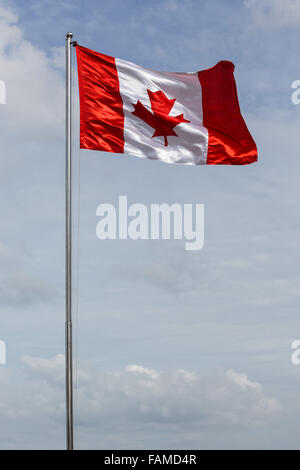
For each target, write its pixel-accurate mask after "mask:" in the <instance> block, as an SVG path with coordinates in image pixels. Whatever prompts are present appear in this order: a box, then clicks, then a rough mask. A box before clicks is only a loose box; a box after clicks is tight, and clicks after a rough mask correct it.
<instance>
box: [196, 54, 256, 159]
mask: <svg viewBox="0 0 300 470" xmlns="http://www.w3.org/2000/svg"><path fill="white" fill-rule="evenodd" d="M233 71H234V65H233V63H232V62H228V61H221V62H219V63H218V64H217V65H215V66H214V67H212V68H210V69H207V70H203V71H201V72H198V77H199V80H200V83H201V87H202V106H203V125H204V126H205V127H206V128H207V130H208V152H207V164H208V165H216V164H222V165H244V164H246V163H253V162H255V161H256V160H257V148H256V145H255V142H254V140H253V139H252V137H251V135H250V133H249V131H248V128H247V126H246V124H245V121H244V119H243V117H242V115H241V111H240V106H239V102H238V96H237V90H236V84H235V80H234V75H233Z"/></svg>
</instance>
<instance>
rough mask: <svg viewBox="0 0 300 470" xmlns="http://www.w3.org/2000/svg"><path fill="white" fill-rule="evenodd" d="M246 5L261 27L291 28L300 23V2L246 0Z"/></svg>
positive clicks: (292, 0)
mask: <svg viewBox="0 0 300 470" xmlns="http://www.w3.org/2000/svg"><path fill="white" fill-rule="evenodd" d="M244 5H245V6H246V8H248V9H249V10H250V11H251V13H252V14H253V16H254V18H255V20H256V22H257V23H258V24H259V25H261V26H273V27H280V26H291V25H297V24H299V23H300V1H299V0H284V1H282V0H245V1H244Z"/></svg>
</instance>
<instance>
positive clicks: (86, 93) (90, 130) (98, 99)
mask: <svg viewBox="0 0 300 470" xmlns="http://www.w3.org/2000/svg"><path fill="white" fill-rule="evenodd" d="M76 53H77V67H78V81H79V97H80V148H82V149H91V150H102V151H104V152H114V153H123V152H124V113H123V102H122V98H121V95H120V89H119V78H118V73H117V69H116V64H115V59H114V57H110V56H107V55H104V54H100V53H98V52H94V51H92V50H90V49H87V48H85V47H82V46H77V47H76Z"/></svg>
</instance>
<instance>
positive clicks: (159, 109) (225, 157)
mask: <svg viewBox="0 0 300 470" xmlns="http://www.w3.org/2000/svg"><path fill="white" fill-rule="evenodd" d="M76 50H77V66H78V80H79V96H80V148H82V149H91V150H102V151H104V152H113V153H128V154H131V155H136V156H137V157H142V158H150V159H153V160H161V161H164V162H167V163H183V164H187V165H202V164H210V165H211V164H213V165H214V164H227V165H243V164H246V163H253V162H255V161H256V160H257V148H256V145H255V142H254V140H253V139H252V137H251V135H250V133H249V131H248V129H247V126H246V124H245V121H244V119H243V117H242V115H241V112H240V107H239V102H238V97H237V91H236V84H235V80H234V75H233V72H234V65H233V63H232V62H228V61H221V62H219V63H218V64H216V65H215V66H214V67H212V68H210V69H207V70H202V71H201V72H194V73H173V72H156V71H154V70H149V69H146V68H144V67H140V66H139V65H136V64H133V63H131V62H125V61H124V60H121V59H116V58H114V57H110V56H107V55H104V54H100V53H98V52H95V51H92V50H90V49H87V48H85V47H82V46H78V45H77V47H76Z"/></svg>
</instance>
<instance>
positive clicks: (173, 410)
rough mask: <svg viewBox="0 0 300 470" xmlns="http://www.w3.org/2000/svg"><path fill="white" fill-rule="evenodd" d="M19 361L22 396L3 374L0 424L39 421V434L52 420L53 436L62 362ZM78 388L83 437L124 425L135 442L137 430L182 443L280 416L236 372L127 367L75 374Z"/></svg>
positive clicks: (59, 410) (60, 402)
mask: <svg viewBox="0 0 300 470" xmlns="http://www.w3.org/2000/svg"><path fill="white" fill-rule="evenodd" d="M22 363H23V364H24V366H25V367H26V370H25V372H26V376H25V377H26V380H25V381H24V383H23V385H22V393H20V390H19V389H18V387H17V388H16V387H15V386H14V380H15V379H14V377H13V374H12V371H8V370H3V369H1V370H0V382H1V387H0V398H1V399H0V403H2V404H4V403H5V406H2V407H0V419H1V420H3V419H4V418H10V419H12V417H13V422H14V423H16V425H17V426H18V427H19V429H20V430H22V428H23V429H24V426H25V427H26V423H25V422H24V420H25V421H26V420H27V419H29V418H30V419H31V420H33V422H34V421H35V420H36V419H37V416H39V420H38V421H39V422H38V423H36V425H37V429H36V433H42V436H43V431H41V428H40V426H41V423H42V422H46V421H48V419H50V417H51V420H52V421H53V430H55V432H56V430H57V428H58V427H59V426H62V427H63V420H64V365H65V361H64V356H63V355H62V354H58V355H56V356H54V357H53V358H51V359H46V358H41V357H33V356H25V357H23V358H22ZM77 384H78V385H77V390H76V396H77V399H76V403H77V407H76V412H77V413H76V416H77V418H76V421H77V423H78V426H79V431H80V432H82V433H83V434H87V435H89V434H92V433H95V432H96V430H97V429H99V430H100V429H101V432H105V430H107V431H111V429H114V430H115V432H116V433H120V431H121V430H122V429H123V424H122V423H126V433H127V432H128V433H131V434H132V439H134V436H135V435H136V436H137V435H138V434H139V433H140V432H146V434H147V432H148V433H149V436H151V430H152V429H153V426H155V427H156V428H157V429H159V430H160V432H162V433H164V432H166V433H171V434H172V439H174V438H176V439H177V441H178V442H180V439H188V437H187V436H188V434H189V433H192V432H197V431H200V430H202V429H203V428H205V427H206V426H209V427H210V428H216V429H218V428H219V427H223V426H227V427H228V428H232V427H233V429H234V428H240V429H244V428H249V427H250V428H251V427H253V426H255V427H256V426H258V425H259V426H260V427H261V426H264V424H266V423H268V422H269V421H270V419H273V418H276V417H277V416H279V415H280V412H281V407H280V405H279V402H278V401H277V400H276V399H275V398H272V397H270V396H268V395H267V394H266V393H265V391H264V389H263V387H262V385H261V384H259V383H256V382H252V381H250V380H249V379H248V377H247V375H246V374H244V373H239V372H236V371H233V370H229V371H227V372H220V371H219V372H217V373H215V374H214V375H212V374H211V375H209V376H207V375H203V374H199V373H197V372H191V371H186V370H182V369H181V370H174V371H157V370H154V369H149V368H145V367H143V366H141V365H128V366H127V367H126V368H125V370H124V371H113V372H106V373H104V372H97V371H95V370H88V371H82V370H80V371H79V373H78V380H77ZM2 432H7V430H3V431H2ZM32 432H33V434H34V432H35V431H34V430H32ZM11 438H12V439H13V436H12V437H11ZM149 438H150V437H149ZM150 439H151V438H150ZM25 441H26V439H25ZM25 441H24V445H25V446H30V447H32V446H33V442H34V439H33V441H31V442H29V441H28V442H27V443H26V444H25ZM54 441H55V439H54ZM54 441H53V442H54ZM41 442H42V439H41ZM132 442H133V441H132ZM104 444H105V443H104ZM42 445H46V442H43V444H42ZM82 445H87V443H86V442H85V444H82ZM148 445H149V447H150V446H151V441H149V442H148ZM177 445H178V444H177Z"/></svg>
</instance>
